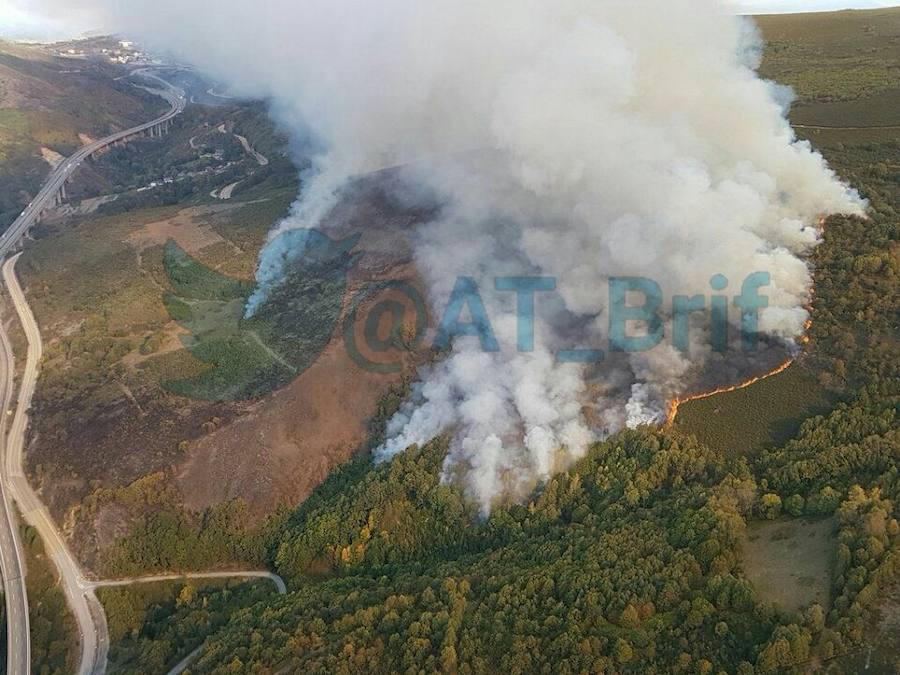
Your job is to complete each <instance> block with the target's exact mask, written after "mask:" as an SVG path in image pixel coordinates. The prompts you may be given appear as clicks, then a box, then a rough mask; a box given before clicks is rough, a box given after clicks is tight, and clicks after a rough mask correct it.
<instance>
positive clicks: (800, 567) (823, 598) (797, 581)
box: [743, 518, 836, 611]
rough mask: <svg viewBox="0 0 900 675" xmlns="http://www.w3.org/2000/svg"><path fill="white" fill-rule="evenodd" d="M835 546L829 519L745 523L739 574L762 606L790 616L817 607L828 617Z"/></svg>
mask: <svg viewBox="0 0 900 675" xmlns="http://www.w3.org/2000/svg"><path fill="white" fill-rule="evenodd" d="M835 546H836V537H835V523H834V519H832V518H825V519H820V520H811V519H806V518H804V519H791V520H777V521H771V522H770V521H765V522H757V523H750V524H749V525H748V527H747V537H746V540H745V541H744V546H743V549H744V561H743V563H744V564H743V567H744V572H745V573H746V574H747V578H748V579H750V581H751V582H752V583H753V586H754V588H755V589H756V592H757V593H758V594H759V596H760V598H761V599H762V600H763V601H764V602H771V603H774V604H776V605H778V606H779V607H781V608H782V609H786V610H789V611H799V610H801V609H803V608H804V607H807V606H809V605H810V604H812V603H818V604H819V605H821V606H822V608H823V609H825V610H826V611H827V610H828V608H829V605H830V602H831V597H830V586H831V583H830V580H831V570H832V568H833V560H834V550H835Z"/></svg>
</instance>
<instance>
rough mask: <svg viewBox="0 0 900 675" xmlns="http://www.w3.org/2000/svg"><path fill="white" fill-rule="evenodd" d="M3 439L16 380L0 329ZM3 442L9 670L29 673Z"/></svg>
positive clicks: (1, 558) (2, 564) (21, 570)
mask: <svg viewBox="0 0 900 675" xmlns="http://www.w3.org/2000/svg"><path fill="white" fill-rule="evenodd" d="M0 343H2V344H0V368H2V369H3V372H2V380H0V401H2V404H3V407H2V408H0V439H3V438H5V437H6V426H7V418H8V415H7V414H6V411H7V410H9V409H10V406H11V404H12V395H13V390H14V388H15V386H14V382H13V368H12V347H11V346H10V344H9V338H8V337H7V335H6V331H5V330H0ZM0 445H2V448H0V450H2V452H3V456H2V458H0V499H2V502H3V513H2V514H0V521H2V522H0V570H2V572H3V591H4V595H5V599H6V622H7V625H8V626H10V630H9V631H8V632H7V644H6V672H7V673H27V672H29V667H30V664H31V640H30V639H29V630H30V628H29V622H28V594H27V593H26V591H25V564H24V562H23V561H22V547H21V542H20V541H19V525H18V519H17V518H16V514H15V511H14V509H13V502H12V496H11V495H10V494H9V489H8V488H7V485H8V484H9V480H10V477H9V468H8V467H9V457H8V456H7V454H6V452H5V448H6V444H5V443H0Z"/></svg>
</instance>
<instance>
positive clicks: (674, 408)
mask: <svg viewBox="0 0 900 675" xmlns="http://www.w3.org/2000/svg"><path fill="white" fill-rule="evenodd" d="M793 363H794V359H788V360H787V361H785V362H784V363H782V364H781V365H780V366H778V367H777V368H775V369H774V370H770V371H769V372H768V373H764V374H763V375H757V376H756V377H752V378H750V379H749V380H747V381H746V382H741V383H739V384H733V385H731V386H730V387H720V388H718V389H713V390H712V391H704V392H703V393H700V394H693V395H692V396H686V397H684V398H677V399H675V400H674V401H672V402H671V403H670V404H669V412H668V414H667V415H666V426H667V427H670V426H672V424H674V423H675V418H676V417H677V416H678V408H679V407H680V406H682V405H684V404H685V403H690V402H691V401H700V400H703V399H704V398H710V397H711V396H716V395H718V394H727V393H728V392H730V391H738V390H740V389H746V388H747V387H749V386H750V385H753V384H756V383H757V382H761V381H762V380H767V379H768V378H770V377H773V376H775V375H778V373H783V372H784V371H785V370H787V369H788V368H790V367H791V364H793Z"/></svg>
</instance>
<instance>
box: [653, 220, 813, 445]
mask: <svg viewBox="0 0 900 675" xmlns="http://www.w3.org/2000/svg"><path fill="white" fill-rule="evenodd" d="M825 221H826V217H825V216H822V217H820V218H819V221H818V226H819V231H820V232H824V231H825ZM815 292H816V289H815V287H813V288H812V289H811V290H810V302H809V305H807V307H806V309H807V311H811V310H812V301H813V298H814V297H815ZM803 328H804V329H805V330H804V334H803V336H802V337H801V338H800V344H803V345H805V344H808V343H809V330H810V328H812V319H807V320H806V323H805V324H804V325H803ZM795 360H796V359H794V358H791V359H788V360H787V361H785V362H784V363H782V364H781V365H780V366H778V367H777V368H775V369H774V370H771V371H769V372H768V373H764V374H763V375H758V376H756V377H751V378H750V379H749V380H747V381H746V382H741V383H740V384H735V385H732V386H730V387H720V388H718V389H713V390H712V391H705V392H703V393H700V394H692V395H691V396H685V397H684V398H676V399H674V400H673V401H672V402H671V403H669V410H668V412H667V413H666V424H665V426H666V428H668V427H671V426H672V425H673V424H675V418H676V417H678V408H679V407H681V406H682V405H684V404H685V403H690V402H691V401H702V400H703V399H706V398H711V397H713V396H717V395H718V394H727V393H729V392H732V391H739V390H741V389H746V388H747V387H749V386H751V385H754V384H756V383H757V382H761V381H762V380H767V379H769V378H770V377H774V376H775V375H778V374H779V373H783V372H784V371H785V370H787V369H788V368H790V367H791V365H793V363H794V361H795Z"/></svg>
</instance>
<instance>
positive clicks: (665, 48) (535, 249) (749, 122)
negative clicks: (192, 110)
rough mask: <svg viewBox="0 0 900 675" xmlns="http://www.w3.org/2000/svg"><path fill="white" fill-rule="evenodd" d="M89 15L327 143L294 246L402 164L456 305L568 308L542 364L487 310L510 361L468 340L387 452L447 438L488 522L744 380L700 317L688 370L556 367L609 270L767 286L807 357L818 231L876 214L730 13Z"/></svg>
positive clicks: (397, 6) (320, 7)
mask: <svg viewBox="0 0 900 675" xmlns="http://www.w3.org/2000/svg"><path fill="white" fill-rule="evenodd" d="M51 4H52V3H51ZM94 5H95V7H96V9H97V11H98V12H100V13H102V14H103V15H104V17H105V18H106V19H108V20H111V21H112V22H113V24H114V25H117V26H119V27H120V28H121V30H122V31H123V32H127V33H128V34H129V35H134V36H136V37H138V38H139V39H141V40H143V41H144V42H146V43H147V44H148V45H149V46H151V47H155V48H157V49H159V48H163V49H165V50H167V51H169V52H171V53H173V54H175V55H177V56H178V57H180V58H182V59H184V60H187V61H190V62H192V63H194V64H195V65H197V66H198V67H199V68H201V69H203V70H205V71H207V72H209V73H210V74H212V75H213V76H215V77H217V78H219V79H221V80H223V81H226V82H228V83H229V84H230V85H231V86H232V87H233V89H234V91H236V92H238V93H241V94H246V95H252V96H262V97H268V98H270V99H271V100H272V101H273V103H274V108H275V111H276V113H277V115H278V117H279V118H280V121H281V122H282V123H283V124H285V125H286V126H287V127H288V128H290V129H292V130H294V131H295V133H296V135H297V138H298V139H300V138H307V137H308V135H309V134H310V132H311V133H312V134H314V136H315V137H316V138H317V139H318V141H319V142H320V143H321V145H322V147H323V148H325V150H324V151H323V153H322V154H321V155H319V156H318V157H317V160H316V170H317V174H316V177H315V179H314V180H313V181H312V183H310V184H309V185H308V187H307V188H306V190H305V193H304V195H303V197H302V199H301V200H300V201H298V203H297V205H296V207H295V209H294V213H293V214H292V215H291V216H290V217H289V218H288V219H287V220H286V221H285V222H283V223H281V224H280V225H279V226H278V231H284V230H287V229H291V228H296V227H309V226H315V225H316V224H317V223H318V221H319V220H320V218H321V217H322V216H323V215H324V214H325V213H327V211H328V210H329V208H330V207H331V206H332V205H333V199H334V198H333V195H334V191H335V189H336V188H337V187H339V186H340V185H341V184H342V182H343V181H344V180H345V179H346V178H347V177H348V176H350V175H354V174H359V173H363V172H366V171H370V170H374V169H378V168H382V167H385V166H391V165H398V164H407V165H408V168H407V170H406V171H405V173H406V175H407V178H408V179H409V180H410V181H411V182H412V181H417V182H419V183H422V184H424V185H426V186H428V188H429V189H430V190H432V191H433V192H434V193H436V194H437V195H439V196H440V197H441V199H442V203H443V205H444V206H443V209H442V211H441V216H440V217H439V218H438V219H437V220H436V221H435V222H432V223H430V224H429V225H427V226H426V227H424V228H422V230H421V231H420V232H419V233H418V234H417V239H416V242H415V249H416V255H417V260H418V263H419V267H420V270H421V272H422V274H423V275H424V277H425V279H426V281H427V283H428V284H429V287H430V291H431V299H432V301H433V302H434V303H435V305H436V306H437V307H443V306H444V300H445V299H446V297H447V295H448V293H449V291H450V289H451V288H452V287H453V285H454V282H455V280H456V279H457V277H458V276H460V275H466V276H471V277H474V278H476V279H478V280H479V281H480V282H482V283H481V288H482V289H483V290H486V289H487V290H493V287H494V281H493V280H494V278H495V277H499V276H522V275H526V274H530V275H540V276H549V277H555V278H557V279H558V296H557V301H556V302H554V301H553V300H552V299H549V300H547V302H546V303H544V302H542V298H540V297H539V299H538V303H539V304H540V305H541V311H540V312H539V315H540V319H539V321H538V322H537V323H538V326H537V330H538V334H537V339H536V345H537V346H536V349H535V351H533V352H530V353H518V352H516V350H515V348H514V346H515V344H516V330H517V324H516V320H515V316H514V315H513V314H512V313H510V312H501V311H500V310H502V309H504V308H508V306H509V303H510V302H512V304H514V301H515V298H514V296H510V294H508V293H507V294H505V295H506V296H510V297H501V296H500V295H499V294H498V295H497V297H491V298H488V297H485V301H486V302H487V303H488V304H489V305H491V309H492V310H493V311H492V312H491V317H492V319H494V329H495V331H496V333H497V338H498V340H499V341H500V343H501V345H503V349H502V350H501V351H500V352H498V353H485V352H483V351H481V349H480V347H479V345H478V343H477V341H476V340H471V339H467V340H459V341H457V343H456V344H455V346H454V350H453V353H452V354H451V355H450V356H449V357H448V358H447V359H445V360H444V361H442V362H440V363H439V364H437V365H435V366H434V367H433V368H431V370H429V371H428V372H425V373H423V374H422V379H421V382H420V384H419V385H418V386H417V388H416V395H415V397H414V400H412V401H411V402H410V403H409V404H408V405H407V406H406V407H405V408H404V409H403V410H402V411H401V413H400V414H398V415H397V416H396V417H395V418H394V419H393V420H392V422H391V424H390V428H389V440H388V441H387V443H386V444H385V445H384V446H383V447H382V448H380V449H379V453H380V454H381V455H382V456H391V455H392V454H394V453H396V452H399V451H402V450H403V449H404V448H405V447H407V446H408V445H409V444H411V443H422V442H425V441H427V440H429V439H430V438H431V437H433V436H434V435H436V434H438V433H441V432H442V431H445V430H452V431H453V433H454V442H453V444H452V450H451V455H450V456H449V457H448V460H447V466H446V475H447V477H448V479H453V480H460V481H462V482H463V484H464V485H465V486H467V488H468V490H469V492H470V494H471V495H472V496H473V497H474V498H475V499H477V500H478V501H479V502H480V504H481V505H482V506H483V508H484V509H485V510H487V509H489V508H490V505H491V503H492V502H493V501H494V500H495V499H497V498H498V496H512V497H516V496H521V495H523V494H525V493H527V491H528V490H530V489H532V488H533V487H534V485H535V484H537V483H538V482H540V481H541V480H543V479H544V478H546V477H547V476H548V475H550V473H552V472H553V471H555V470H559V469H562V468H564V467H566V466H567V465H569V464H570V463H571V462H573V461H574V460H576V459H577V458H578V457H580V456H581V455H582V454H583V453H584V451H585V449H586V447H587V445H588V444H589V443H590V442H591V440H593V439H594V438H596V437H597V436H598V435H603V434H606V433H610V432H612V431H615V430H616V429H619V428H621V427H623V426H625V425H634V424H640V423H647V422H654V421H659V420H660V419H661V417H662V416H663V415H664V412H665V408H666V403H667V401H668V400H669V399H671V398H672V397H673V396H675V395H677V394H679V393H681V392H683V391H685V390H686V389H688V388H690V387H692V386H698V385H699V384H700V383H702V382H704V381H706V380H707V379H709V378H710V377H719V378H721V377H723V376H724V375H727V374H728V372H729V371H728V368H732V367H733V368H734V369H735V372H737V370H740V369H741V368H744V367H746V364H738V365H733V364H732V363H731V362H730V361H729V356H728V355H726V356H725V357H723V356H721V355H717V354H714V353H713V352H712V350H711V349H710V348H709V346H708V345H709V336H708V335H707V332H708V326H707V325H706V324H705V323H704V322H702V321H699V320H698V321H697V325H696V326H695V327H694V328H695V330H694V332H693V348H692V350H691V352H690V353H689V354H685V353H682V352H680V351H678V350H676V349H675V348H674V347H672V346H671V342H667V343H664V344H663V345H661V346H659V347H657V348H656V349H654V350H651V351H648V352H643V353H635V354H627V355H622V356H621V358H616V359H612V358H611V359H609V360H607V362H605V363H604V364H602V365H600V366H588V365H577V364H559V363H558V362H557V360H556V358H555V354H556V353H557V351H558V350H560V349H569V348H572V347H582V346H593V345H604V344H605V343H606V341H607V337H608V336H607V332H608V321H609V317H608V311H607V310H608V308H607V306H606V305H607V300H608V291H607V286H608V280H609V277H610V276H612V275H620V276H621V275H629V276H641V277H648V278H651V279H653V280H654V281H656V282H657V283H658V284H659V285H660V286H661V287H662V288H663V289H664V290H665V292H666V294H667V296H666V297H667V300H671V295H672V294H682V295H688V296H690V295H694V294H700V295H703V296H705V297H709V296H710V295H711V294H712V291H711V290H710V282H709V280H710V278H711V277H712V276H713V275H715V274H718V273H723V274H725V275H727V276H728V278H729V279H730V280H731V286H730V287H729V289H728V291H726V292H727V293H729V294H731V295H734V294H736V293H738V292H739V290H740V283H741V281H742V280H743V279H744V278H745V277H747V276H748V275H750V274H751V273H753V272H758V271H762V272H768V273H769V274H770V275H771V284H770V285H769V286H768V287H766V288H765V289H763V292H764V293H765V294H766V295H767V296H768V297H769V304H770V308H769V309H768V310H765V311H764V312H763V313H762V315H761V323H760V329H761V330H762V331H763V332H764V333H766V334H767V335H769V336H771V338H772V342H773V343H776V344H780V345H781V346H782V347H783V348H785V349H790V345H791V344H792V342H793V341H795V340H796V339H797V338H798V336H800V335H801V334H802V333H803V330H804V323H805V321H806V319H807V312H806V310H805V309H804V304H805V303H806V302H807V301H808V299H809V293H810V272H809V269H808V267H807V264H806V263H805V262H804V259H803V256H804V254H806V253H808V252H809V251H810V250H811V249H812V248H813V247H814V246H815V245H816V243H817V240H818V232H817V229H816V227H815V226H816V222H817V219H818V217H819V216H820V215H822V214H827V213H836V212H843V213H861V212H862V208H863V205H862V204H861V202H860V200H859V198H858V197H857V195H856V194H855V193H854V192H852V191H851V190H849V189H848V188H847V187H846V186H844V185H842V184H841V183H840V182H839V181H838V180H837V179H836V178H835V176H834V175H833V173H832V172H831V171H830V170H829V169H828V168H827V167H826V165H825V163H824V161H823V159H822V158H821V157H820V156H819V155H818V154H817V153H815V152H813V151H812V149H811V148H810V147H809V145H808V144H806V143H804V142H798V141H796V139H795V137H794V135H793V133H792V131H791V129H790V127H789V126H788V124H787V122H786V121H785V106H786V101H787V99H788V93H787V92H785V91H783V90H781V89H779V88H778V87H776V86H774V85H772V84H770V83H766V82H763V81H761V80H760V79H758V78H757V77H756V75H755V73H754V70H753V69H754V67H755V65H756V62H755V59H757V58H758V54H759V44H758V39H757V36H756V33H755V31H754V30H753V28H752V25H751V24H750V23H749V22H746V21H744V20H742V19H738V18H736V17H732V16H727V15H725V14H723V13H721V12H720V11H719V9H718V4H717V3H715V2H713V1H712V0H659V1H655V2H604V1H602V0H558V1H557V2H546V1H544V0H494V1H493V2H490V3H484V2H474V1H471V0H430V1H429V2H421V1H416V0H382V1H379V2H360V1H358V0H357V1H351V0H327V1H325V0H306V1H303V0H299V1H298V0H271V1H270V2H267V3H261V4H259V5H256V6H248V4H247V3H246V2H235V1H233V0H222V1H221V2H218V3H215V4H214V5H210V4H209V3H203V2H190V1H185V0H153V1H152V2H151V1H150V0H133V1H131V2H128V3H127V7H126V3H119V2H113V0H108V1H106V2H104V1H102V0H94ZM61 6H62V5H61ZM282 241H283V240H282ZM278 246H279V244H277V243H276V244H273V245H272V246H270V247H269V249H267V250H266V251H265V252H264V253H263V255H262V258H261V261H260V271H259V280H260V282H261V284H262V286H261V293H263V294H264V293H265V292H266V290H267V287H269V286H270V285H271V284H275V283H277V282H278V279H279V267H278V261H279V260H280V259H281V256H282V254H283V253H284V252H283V251H281V250H279V248H278ZM485 295H487V293H485ZM664 306H665V307H671V304H670V302H667V303H666V304H665V305H664ZM251 310H252V308H251ZM667 319H668V320H669V323H667V328H671V326H670V325H669V324H670V321H671V316H668V317H667ZM731 321H732V322H733V323H735V324H736V323H737V322H738V321H739V315H738V314H736V313H735V312H734V311H732V314H731ZM668 334H669V331H667V335H668ZM761 358H762V357H761ZM711 373H712V375H711ZM723 374H724V375H723Z"/></svg>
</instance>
